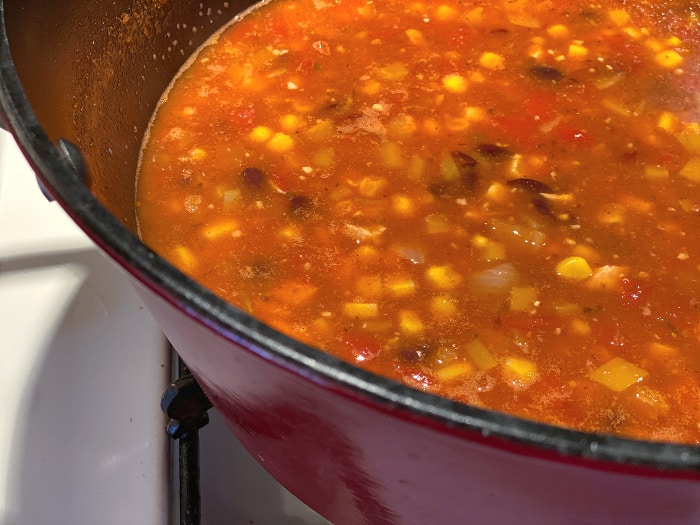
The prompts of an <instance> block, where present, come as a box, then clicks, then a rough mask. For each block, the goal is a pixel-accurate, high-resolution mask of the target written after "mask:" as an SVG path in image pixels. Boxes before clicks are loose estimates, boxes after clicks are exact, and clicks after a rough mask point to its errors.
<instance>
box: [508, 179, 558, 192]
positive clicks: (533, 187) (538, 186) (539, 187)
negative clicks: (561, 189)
mask: <svg viewBox="0 0 700 525" xmlns="http://www.w3.org/2000/svg"><path fill="white" fill-rule="evenodd" d="M508 186H512V187H513V188H517V189H519V190H526V191H530V192H532V193H554V192H553V191H552V188H550V187H549V186H547V185H546V184H545V183H544V182H540V181H538V180H535V179H527V178H520V179H513V180H509V181H508Z"/></svg>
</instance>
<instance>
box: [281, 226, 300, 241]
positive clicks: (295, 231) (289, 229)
mask: <svg viewBox="0 0 700 525" xmlns="http://www.w3.org/2000/svg"><path fill="white" fill-rule="evenodd" d="M279 235H280V237H282V238H283V239H286V240H288V241H295V242H299V241H301V240H303V236H302V233H301V230H300V229H299V228H298V227H296V226H285V227H284V228H282V229H281V230H280V231H279Z"/></svg>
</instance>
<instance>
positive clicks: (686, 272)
mask: <svg viewBox="0 0 700 525" xmlns="http://www.w3.org/2000/svg"><path fill="white" fill-rule="evenodd" d="M699 17H700V11H698V9H697V4H696V3H694V2H688V1H678V0H676V1H659V2H653V3H649V4H647V3H644V2H639V3H636V4H632V3H629V2H620V1H612V0H601V1H599V2H596V3H590V2H587V1H581V0H573V1H567V2H552V1H550V2H547V1H539V0H538V1H535V0H514V1H494V2H479V1H473V0H467V1H457V0H444V1H441V2H433V1H424V2H396V1H388V0H374V1H366V0H363V1H360V0H334V1H331V0H297V1H293V2H292V1H283V0H278V1H272V2H270V3H269V4H267V5H265V6H264V7H261V8H259V9H256V10H254V11H253V12H252V13H250V14H249V15H247V16H245V17H243V18H242V19H241V20H236V21H235V23H232V24H231V25H229V26H227V27H226V28H224V30H222V31H221V32H219V33H218V34H217V35H216V36H215V37H214V38H213V39H212V40H211V41H210V42H209V43H208V44H207V45H206V46H204V47H203V48H202V49H201V50H200V51H199V52H198V53H197V54H196V55H195V56H194V57H193V58H192V59H191V61H190V62H189V63H188V64H187V65H186V67H185V68H184V69H183V70H182V71H181V73H180V74H179V75H178V77H177V78H176V79H175V81H174V83H173V84H172V86H171V87H170V88H169V89H168V91H167V92H166V94H165V95H164V98H163V100H162V102H161V104H160V105H159V107H158V109H157V111H156V113H155V115H154V118H153V121H152V124H151V127H150V131H149V134H148V135H147V138H146V140H145V142H144V146H143V150H142V157H141V162H140V167H139V173H138V184H137V201H138V202H137V206H138V208H137V214H138V219H139V228H140V234H141V235H142V238H143V240H144V241H145V242H146V243H147V244H148V245H149V246H151V247H152V248H153V249H155V250H156V251H157V252H158V253H160V254H161V255H163V256H164V257H166V258H167V259H168V260H170V261H172V262H173V263H174V264H175V265H177V266H178V267H179V268H181V269H182V270H183V271H184V272H185V273H187V274H189V275H190V276H192V277H193V278H194V279H196V280H198V281H199V282H201V283H202V284H204V285H205V286H207V287H208V288H210V289H211V290H213V291H214V292H215V293H216V294H218V295H220V296H221V297H223V298H225V299H226V300H228V301H230V302H231V303H233V304H235V305H237V306H238V307H240V308H242V309H244V310H245V311H247V312H249V313H250V314H252V315H253V316H255V317H257V318H259V319H261V320H263V321H265V322H266V323H268V324H270V325H271V326H273V327H275V328H277V329H279V330H280V331H282V332H285V333H287V334H289V335H291V336H293V337H295V338H297V339H299V340H301V341H304V342H306V343H308V344H310V345H313V346H316V347H318V348H320V349H323V350H324V351H327V352H330V353H332V354H334V355H336V356H338V357H340V358H342V359H344V360H347V361H351V362H353V363H356V364H357V365H358V366H361V367H363V368H366V369H368V370H371V371H373V372H376V373H378V374H382V375H384V376H387V377H390V378H393V379H395V380H397V381H401V382H404V383H406V384H408V385H410V386H412V387H415V388H417V389H420V390H424V391H428V392H432V393H435V394H438V395H442V396H446V397H449V398H452V399H454V400H457V401H460V402H464V403H468V404H471V405H476V406H480V407H486V408H489V409H493V410H497V411H503V412H508V413H511V414H515V415H518V416H521V417H524V418H528V419H533V420H537V421H542V422H547V423H551V424H555V425H562V426H566V427H571V428H575V429H579V430H584V431H594V432H602V433H611V434H616V435H620V436H628V437H633V438H640V439H651V440H662V441H673V442H680V443H695V444H697V443H698V442H699V441H700V403H699V401H700V372H699V370H700V315H699V314H700V302H699V301H700V101H699V100H700V99H699V98H698V97H699V95H698V93H700V50H699V47H700V29H699V27H700V19H699Z"/></svg>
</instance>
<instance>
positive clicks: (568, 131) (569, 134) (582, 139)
mask: <svg viewBox="0 0 700 525" xmlns="http://www.w3.org/2000/svg"><path fill="white" fill-rule="evenodd" d="M554 133H555V135H556V137H557V139H559V140H560V141H562V142H565V143H567V144H579V145H582V146H589V145H591V144H593V137H591V134H590V133H589V132H588V131H586V130H585V129H580V128H576V127H573V126H569V125H566V124H563V125H560V126H557V127H556V128H555V129H554Z"/></svg>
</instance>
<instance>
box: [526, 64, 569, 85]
mask: <svg viewBox="0 0 700 525" xmlns="http://www.w3.org/2000/svg"><path fill="white" fill-rule="evenodd" d="M528 72H529V73H530V76H531V77H533V78H535V79H537V80H549V81H551V82H559V81H560V80H561V79H562V78H564V73H562V72H561V71H559V70H558V69H556V68H554V67H550V66H541V65H536V66H532V67H531V68H530V69H529V71H528Z"/></svg>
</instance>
